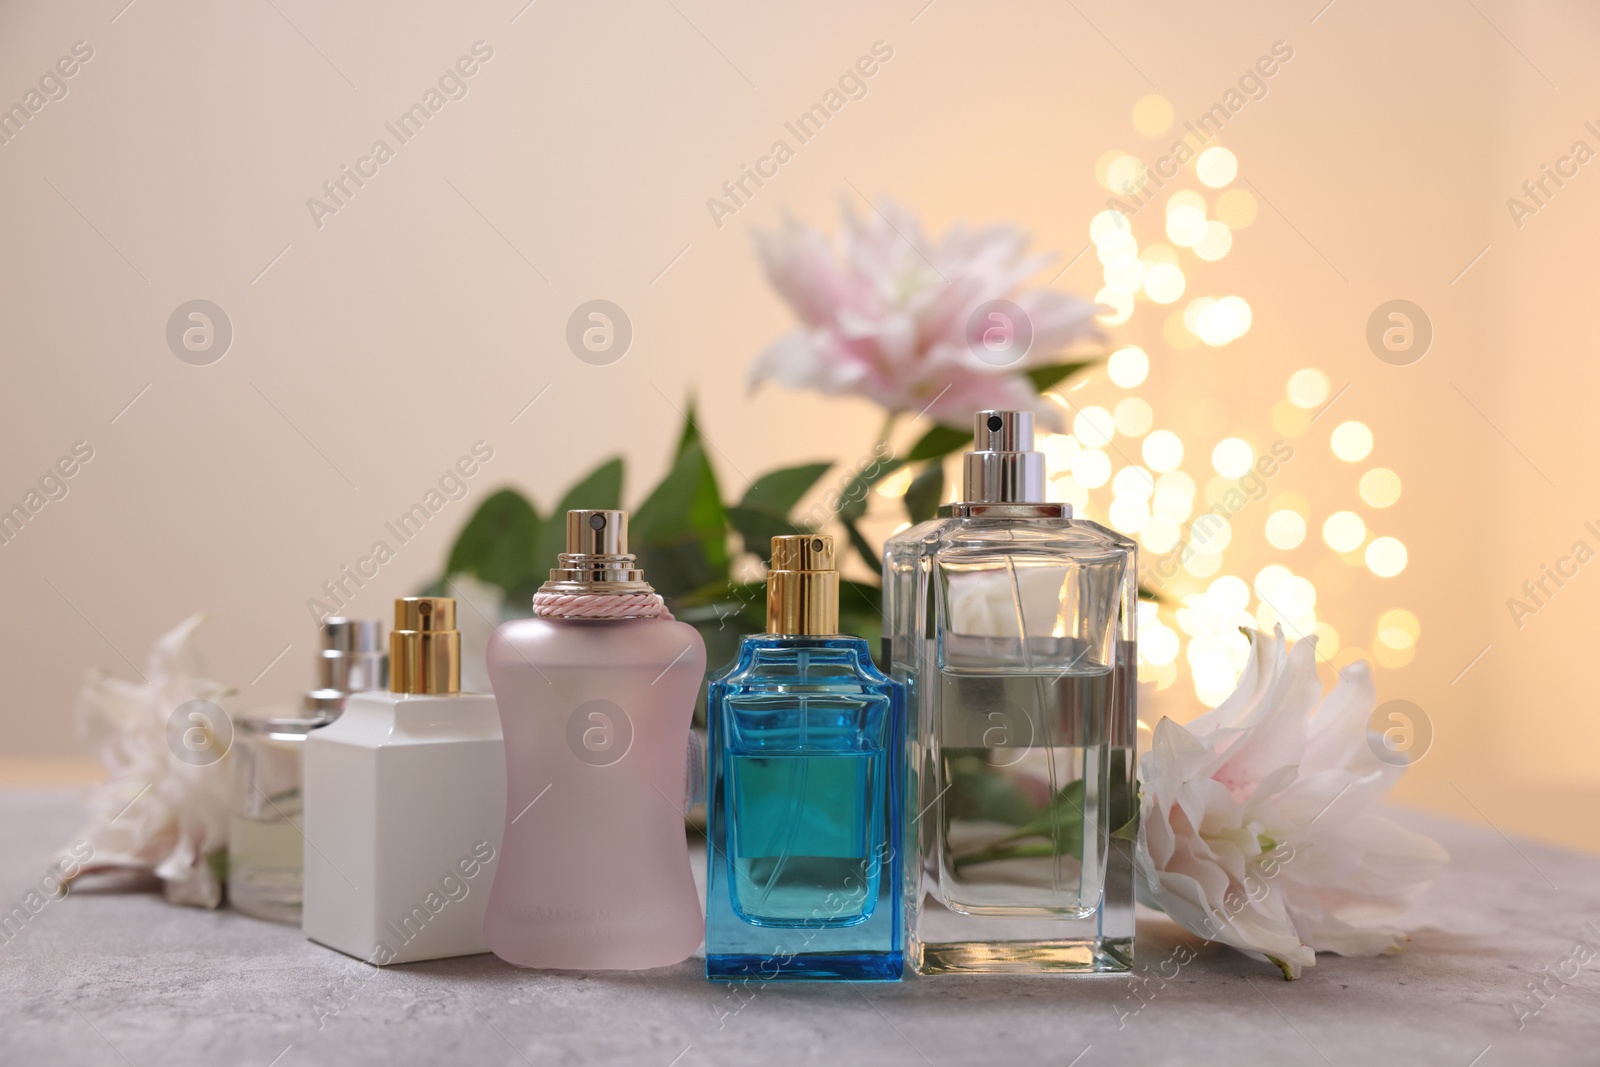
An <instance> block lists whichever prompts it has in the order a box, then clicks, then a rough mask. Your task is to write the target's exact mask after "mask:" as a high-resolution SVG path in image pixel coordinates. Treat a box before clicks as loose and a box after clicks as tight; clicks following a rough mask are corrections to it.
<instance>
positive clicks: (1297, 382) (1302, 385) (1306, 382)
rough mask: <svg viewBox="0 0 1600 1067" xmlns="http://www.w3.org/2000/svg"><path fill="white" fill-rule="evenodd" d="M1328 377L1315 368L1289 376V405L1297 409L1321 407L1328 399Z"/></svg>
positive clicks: (1307, 368)
mask: <svg viewBox="0 0 1600 1067" xmlns="http://www.w3.org/2000/svg"><path fill="white" fill-rule="evenodd" d="M1328 388H1329V386H1328V376H1327V375H1326V374H1323V373H1322V372H1321V371H1319V370H1317V369H1316V368H1315V367H1306V368H1305V369H1304V370H1297V371H1295V372H1294V373H1293V374H1291V375H1289V388H1288V390H1287V391H1288V394H1289V403H1291V404H1293V405H1294V406H1295V407H1297V408H1315V407H1321V406H1322V402H1323V401H1325V400H1327V399H1328Z"/></svg>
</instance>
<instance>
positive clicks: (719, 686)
mask: <svg viewBox="0 0 1600 1067" xmlns="http://www.w3.org/2000/svg"><path fill="white" fill-rule="evenodd" d="M838 630H839V572H838V571H837V570H836V569H835V568H834V555H833V538H831V537H822V536H815V535H805V536H791V537H774V538H773V539H772V560H771V565H770V567H769V569H768V572H767V631H768V632H767V633H764V634H755V635H752V636H749V637H746V638H745V639H744V641H743V642H742V643H741V645H740V648H739V657H738V659H737V660H736V661H735V662H734V663H733V664H732V665H731V666H730V667H728V669H727V670H725V671H724V672H723V673H722V674H721V675H720V676H719V677H717V678H716V680H714V681H713V682H712V683H711V689H710V696H709V699H708V701H707V710H706V716H707V720H708V725H709V733H710V741H709V748H710V756H709V760H708V778H709V781H708V785H707V820H708V829H707V840H708V842H709V848H708V849H707V863H708V872H707V876H706V977H707V978H711V979H757V980H761V981H767V980H773V979H822V978H842V979H851V980H863V981H865V980H880V981H883V980H894V979H898V978H899V977H900V975H901V971H902V969H903V965H904V948H903V940H902V932H903V926H902V921H903V920H902V916H901V900H902V892H901V870H902V868H903V866H904V862H903V857H902V856H901V852H902V849H901V832H902V830H901V824H902V818H901V801H902V797H903V795H904V787H903V786H902V784H901V778H902V767H903V753H904V723H903V716H904V699H903V696H902V693H901V687H900V685H899V684H898V683H897V682H894V681H891V680H890V679H889V678H888V677H887V676H886V675H884V674H883V673H882V672H881V671H879V670H878V668H877V667H875V666H874V665H873V663H872V657H871V654H870V652H869V651H868V648H867V643H866V642H865V641H863V640H862V639H860V638H859V637H849V636H845V635H842V634H840V633H839V632H838Z"/></svg>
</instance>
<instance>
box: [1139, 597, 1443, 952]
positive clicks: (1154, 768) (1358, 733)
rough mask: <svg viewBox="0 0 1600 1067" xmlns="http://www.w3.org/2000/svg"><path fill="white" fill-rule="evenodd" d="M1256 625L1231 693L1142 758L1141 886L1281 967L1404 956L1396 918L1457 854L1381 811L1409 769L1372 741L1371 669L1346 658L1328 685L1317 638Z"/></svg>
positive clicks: (1195, 923) (1166, 733)
mask: <svg viewBox="0 0 1600 1067" xmlns="http://www.w3.org/2000/svg"><path fill="white" fill-rule="evenodd" d="M1250 636H1251V659H1250V663H1249V665H1248V666H1247V667H1246V668H1245V671H1244V674H1243V676H1241V677H1240V679H1239V685H1238V687H1237V688H1236V689H1235V690H1234V692H1233V694H1232V695H1231V696H1230V697H1228V699H1227V700H1225V701H1223V702H1222V704H1220V705H1218V706H1217V707H1216V708H1215V709H1213V710H1212V711H1210V712H1208V713H1206V714H1205V715H1202V716H1200V717H1199V718H1198V719H1195V720H1194V721H1193V722H1191V723H1189V724H1188V725H1187V726H1182V725H1179V724H1178V723H1176V722H1173V721H1172V720H1171V719H1162V720H1161V722H1160V723H1159V724H1157V726H1156V729H1155V737H1154V744H1153V747H1152V749H1151V751H1150V753H1149V754H1148V755H1147V756H1145V757H1144V758H1143V760H1142V761H1141V765H1140V771H1141V773H1140V778H1141V780H1142V792H1143V796H1142V803H1141V810H1140V827H1139V848H1138V859H1137V864H1138V869H1139V881H1140V895H1141V897H1142V898H1143V899H1145V900H1146V902H1147V903H1150V904H1153V905H1154V906H1156V907H1159V908H1161V909H1162V910H1163V911H1165V912H1166V913H1167V914H1168V915H1169V916H1170V917H1171V918H1172V919H1174V920H1175V921H1176V922H1178V923H1180V924H1181V925H1182V926H1183V927H1185V928H1186V929H1188V930H1189V931H1190V932H1192V933H1194V934H1197V935H1199V936H1201V937H1204V938H1207V939H1208V940H1212V941H1218V942H1221V943H1223V944H1226V945H1231V946H1233V947H1234V948H1236V949H1239V950H1240V951H1242V952H1244V953H1246V954H1248V955H1251V956H1254V957H1256V958H1258V959H1261V958H1265V959H1268V960H1271V961H1272V962H1273V963H1276V964H1277V965H1278V967H1279V968H1280V969H1282V971H1283V973H1284V976H1285V977H1286V978H1291V979H1292V978H1298V977H1299V976H1300V972H1301V969H1302V968H1304V967H1310V966H1314V965H1315V964H1316V953H1318V952H1336V953H1338V954H1340V955H1343V956H1369V955H1376V954H1378V953H1381V952H1395V951H1398V950H1399V949H1400V947H1401V944H1402V942H1404V941H1405V940H1406V935H1405V933H1404V931H1402V930H1400V929H1399V928H1398V927H1396V926H1394V925H1392V921H1393V920H1394V919H1395V918H1397V917H1398V916H1399V915H1400V914H1401V913H1402V912H1403V911H1404V910H1405V905H1406V904H1407V902H1408V901H1409V900H1410V899H1411V898H1412V897H1414V896H1415V895H1416V894H1417V893H1418V892H1420V891H1421V890H1422V889H1424V888H1426V887H1427V885H1428V884H1429V883H1430V882H1432V880H1433V879H1434V878H1435V877H1436V876H1437V875H1438V873H1439V871H1440V869H1441V868H1442V867H1443V865H1444V864H1445V863H1446V862H1447V861H1448V859H1449V857H1448V856H1447V855H1446V854H1445V851H1444V849H1442V848H1441V847H1439V845H1438V844H1437V843H1435V842H1434V841H1432V840H1431V839H1429V838H1427V837H1424V836H1422V835H1421V834H1417V833H1413V832H1412V831H1410V830H1406V829H1404V828H1402V827H1400V826H1398V825H1396V824H1395V823H1394V822H1392V821H1391V820H1389V819H1387V818H1385V817H1384V816H1383V815H1381V814H1379V813H1378V812H1376V811H1374V810H1373V806H1374V804H1375V803H1376V802H1377V801H1378V800H1379V799H1381V798H1382V797H1383V796H1384V795H1385V794H1386V793H1388V791H1389V789H1390V788H1391V787H1392V786H1393V785H1394V783H1395V782H1396V780H1398V778H1399V777H1400V775H1401V774H1402V773H1403V772H1404V770H1405V767H1404V765H1397V764H1395V763H1392V762H1388V761H1386V760H1383V759H1380V758H1379V757H1378V754H1377V752H1378V751H1379V750H1378V749H1376V748H1375V747H1374V746H1373V745H1372V744H1370V743H1369V738H1368V729H1367V723H1368V720H1369V718H1370V717H1371V715H1372V711H1373V708H1374V705H1375V703H1376V695H1375V692H1374V689H1373V684H1372V675H1371V672H1370V671H1369V670H1368V668H1367V665H1366V664H1365V663H1363V662H1359V661H1358V662H1356V663H1354V664H1352V665H1351V666H1349V667H1346V668H1345V669H1344V670H1343V671H1341V672H1340V674H1339V680H1338V682H1337V683H1336V684H1335V685H1334V687H1333V689H1332V691H1331V692H1329V693H1328V694H1327V695H1326V696H1324V694H1323V691H1322V685H1321V683H1320V682H1319V681H1318V679H1317V669H1316V658H1315V656H1316V639H1315V638H1311V637H1308V638H1306V639H1304V640H1302V641H1299V642H1297V643H1296V644H1295V646H1294V648H1293V649H1292V650H1291V649H1289V647H1288V642H1287V641H1286V640H1285V639H1284V636H1283V630H1282V629H1281V628H1279V629H1278V630H1277V631H1276V634H1275V636H1274V637H1273V638H1271V639H1269V638H1267V637H1266V636H1265V635H1263V634H1260V633H1253V632H1252V633H1251V635H1250Z"/></svg>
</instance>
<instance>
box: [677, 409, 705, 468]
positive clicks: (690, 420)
mask: <svg viewBox="0 0 1600 1067" xmlns="http://www.w3.org/2000/svg"><path fill="white" fill-rule="evenodd" d="M700 443H701V441H700V423H699V421H698V420H697V419H696V418H695V417H694V396H693V394H691V395H690V396H689V400H688V405H687V407H685V409H684V416H683V432H682V433H680V434H679V435H678V450H677V451H676V452H674V453H673V454H672V458H673V459H675V460H676V459H682V458H683V454H684V453H685V452H687V451H689V446H690V445H694V444H700Z"/></svg>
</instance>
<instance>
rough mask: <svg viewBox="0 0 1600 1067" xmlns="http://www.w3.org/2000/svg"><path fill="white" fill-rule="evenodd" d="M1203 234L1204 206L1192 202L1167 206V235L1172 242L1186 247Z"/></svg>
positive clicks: (1204, 232) (1204, 228) (1204, 233)
mask: <svg viewBox="0 0 1600 1067" xmlns="http://www.w3.org/2000/svg"><path fill="white" fill-rule="evenodd" d="M1205 235H1206V212H1205V208H1203V207H1195V206H1194V205H1193V204H1178V205H1177V206H1175V207H1174V206H1172V205H1170V204H1169V205H1168V206H1167V237H1168V238H1170V239H1171V241H1172V243H1173V244H1175V245H1181V246H1182V247H1184V248H1188V247H1190V246H1191V245H1194V244H1195V243H1197V242H1198V241H1199V240H1200V238H1202V237H1204V236H1205Z"/></svg>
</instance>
